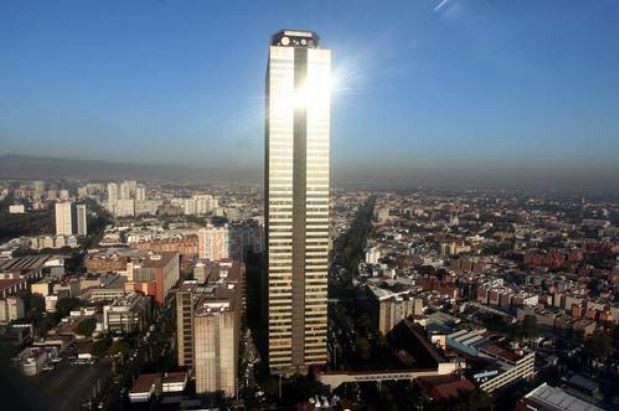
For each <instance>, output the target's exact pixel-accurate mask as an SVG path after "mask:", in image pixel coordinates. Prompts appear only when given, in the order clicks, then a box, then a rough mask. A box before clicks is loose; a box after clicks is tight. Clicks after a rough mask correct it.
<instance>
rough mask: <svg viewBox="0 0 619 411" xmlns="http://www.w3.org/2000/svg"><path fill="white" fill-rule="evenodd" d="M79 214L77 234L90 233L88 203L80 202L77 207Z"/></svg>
mask: <svg viewBox="0 0 619 411" xmlns="http://www.w3.org/2000/svg"><path fill="white" fill-rule="evenodd" d="M75 212H76V214H77V234H78V235H82V236H86V235H87V234H88V228H87V227H88V218H87V215H86V204H78V205H77V206H76V207H75Z"/></svg>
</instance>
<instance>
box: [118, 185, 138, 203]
mask: <svg viewBox="0 0 619 411" xmlns="http://www.w3.org/2000/svg"><path fill="white" fill-rule="evenodd" d="M136 187H137V183H136V182H135V181H123V182H122V183H120V199H121V200H129V199H130V198H131V197H132V196H133V194H134V193H135V189H136Z"/></svg>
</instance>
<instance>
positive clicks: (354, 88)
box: [0, 0, 619, 189]
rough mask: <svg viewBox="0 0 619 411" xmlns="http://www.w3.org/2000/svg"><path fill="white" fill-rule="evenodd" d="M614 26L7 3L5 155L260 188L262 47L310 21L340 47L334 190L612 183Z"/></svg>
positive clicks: (293, 9)
mask: <svg viewBox="0 0 619 411" xmlns="http://www.w3.org/2000/svg"><path fill="white" fill-rule="evenodd" d="M618 19H619V3H618V2H616V1H610V0H602V1H592V2H582V1H562V2H560V4H559V3H557V2H538V1H517V2H513V1H486V0H484V1H481V0H480V1H462V0H446V1H431V0H428V1H415V2H404V1H403V2H393V3H390V4H389V5H388V6H385V5H382V4H379V3H373V2H328V3H325V4H321V5H320V6H318V5H316V4H314V3H306V4H303V3H301V4H295V5H294V6H291V5H290V4H287V3H282V2H260V3H256V2H250V3H244V2H234V3H225V4H224V3H217V4H213V3H211V2H190V1H188V2H172V1H160V2H156V1H137V2H131V3H129V4H127V3H125V2H100V3H95V2H68V3H56V2H46V1H39V2H36V1H35V2H21V1H5V2H3V3H2V5H0V48H1V49H2V50H3V53H2V56H1V57H0V89H2V93H1V94H0V141H1V142H0V153H3V154H17V155H28V156H38V157H46V158H47V157H52V158H58V159H75V160H87V161H88V160H97V161H105V162H113V163H130V164H133V165H135V164H144V165H149V166H158V165H167V166H173V167H172V168H175V167H176V168H184V167H186V168H188V169H189V170H192V171H193V172H194V173H195V172H196V170H203V173H202V174H203V175H205V176H208V175H210V176H213V175H216V176H217V178H218V179H224V180H226V179H227V180H237V181H239V180H242V181H249V182H259V177H258V176H260V175H261V171H260V170H261V169H262V161H263V155H262V151H263V134H264V108H263V105H264V97H263V93H264V90H263V87H264V69H265V64H266V62H265V57H264V53H265V50H266V48H265V42H266V41H267V40H268V38H269V37H270V35H272V34H273V31H274V28H278V27H300V28H303V27H311V28H312V29H313V30H316V31H317V32H319V33H320V35H321V37H323V38H324V42H323V44H324V45H325V46H327V47H329V48H330V49H332V50H334V53H333V78H334V87H333V103H332V107H333V109H332V118H333V122H332V123H333V124H332V158H331V163H332V168H333V182H334V184H361V183H363V184H374V185H381V184H382V185H389V186H402V187H406V186H414V185H418V184H424V185H435V186H452V187H453V186H461V185H465V186H482V187H486V186H494V187H500V186H509V187H516V188H570V189H583V188H587V189H591V188H616V187H617V179H616V178H615V176H616V175H617V174H619V154H618V153H619V138H618V137H619V120H618V119H617V115H616V107H618V106H619V92H618V90H619V54H618V53H617V52H616V45H617V40H618V39H619V24H617V21H618ZM52 164H57V163H53V162H52ZM103 168H105V166H104V167H103ZM109 168H114V167H109ZM49 169H50V170H58V167H57V166H51V167H49ZM154 169H156V168H151V169H149V170H151V171H152V170H154ZM204 170H211V172H206V171H204ZM212 170H217V172H216V173H213V172H212ZM128 174H131V172H129V173H128ZM186 174H191V172H187V173H184V172H183V171H182V170H177V171H170V168H168V169H167V171H166V172H155V173H153V177H168V178H169V177H170V176H174V175H177V176H179V177H181V178H184V177H186ZM202 174H198V175H202ZM4 175H6V173H4ZM127 177H131V176H130V175H127Z"/></svg>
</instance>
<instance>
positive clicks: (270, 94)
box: [265, 31, 331, 372]
mask: <svg viewBox="0 0 619 411" xmlns="http://www.w3.org/2000/svg"><path fill="white" fill-rule="evenodd" d="M271 44H272V45H271V47H270V49H269V63H268V69H267V79H266V88H267V98H266V105H267V107H266V115H267V119H266V152H265V155H266V167H265V217H266V234H267V235H266V242H267V257H268V258H267V260H268V264H267V266H268V267H267V269H268V286H269V292H268V294H269V295H268V298H269V303H268V305H269V365H270V367H271V369H272V370H274V371H277V372H280V371H284V372H288V371H303V370H304V369H306V368H307V366H309V365H313V364H322V363H324V362H326V336H327V271H328V253H329V244H330V241H329V147H330V66H331V52H330V50H326V49H322V48H318V37H317V36H316V34H315V33H312V32H300V31H282V32H280V33H277V34H276V35H275V36H273V40H272V43H271Z"/></svg>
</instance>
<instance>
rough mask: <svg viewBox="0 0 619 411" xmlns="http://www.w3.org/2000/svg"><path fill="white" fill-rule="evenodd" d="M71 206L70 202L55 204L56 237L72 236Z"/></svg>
mask: <svg viewBox="0 0 619 411" xmlns="http://www.w3.org/2000/svg"><path fill="white" fill-rule="evenodd" d="M71 210H72V206H71V202H70V201H62V202H58V203H56V235H71V234H73V219H72V213H71Z"/></svg>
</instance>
